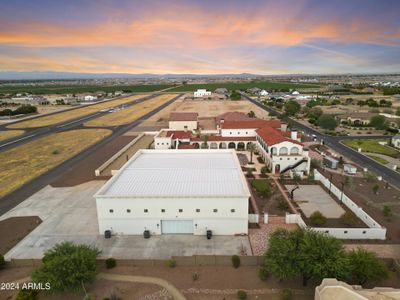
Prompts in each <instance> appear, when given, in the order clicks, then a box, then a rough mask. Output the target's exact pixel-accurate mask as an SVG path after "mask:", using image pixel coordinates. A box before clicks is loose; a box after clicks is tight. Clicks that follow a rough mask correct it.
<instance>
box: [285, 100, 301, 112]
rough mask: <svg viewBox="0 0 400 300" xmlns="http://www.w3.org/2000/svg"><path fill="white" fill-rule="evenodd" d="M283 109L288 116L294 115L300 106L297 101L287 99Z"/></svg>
mask: <svg viewBox="0 0 400 300" xmlns="http://www.w3.org/2000/svg"><path fill="white" fill-rule="evenodd" d="M284 109H285V112H286V114H287V115H288V116H294V115H295V114H297V113H298V112H299V111H300V109H301V106H300V104H299V103H298V102H296V101H294V100H289V101H288V102H286V103H285V105H284Z"/></svg>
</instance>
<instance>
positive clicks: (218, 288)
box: [0, 266, 400, 300]
mask: <svg viewBox="0 0 400 300" xmlns="http://www.w3.org/2000/svg"><path fill="white" fill-rule="evenodd" d="M31 271H32V269H30V268H13V269H6V270H4V271H3V272H0V281H3V282H10V281H13V280H16V279H19V278H23V277H26V276H28V275H29V274H30V273H31ZM101 272H106V273H114V274H121V275H140V276H154V277H158V278H163V279H165V280H167V281H169V282H170V283H172V284H173V285H174V286H175V287H177V288H178V289H179V290H180V291H181V293H183V294H184V295H185V297H187V299H188V300H206V299H207V300H208V299H218V300H221V299H226V300H228V299H232V300H233V299H237V297H236V291H237V290H238V289H243V290H246V292H247V294H248V296H249V297H248V299H249V300H253V299H265V300H267V299H268V300H270V299H272V300H275V299H276V300H278V299H281V295H280V292H281V290H282V289H283V288H290V289H292V292H293V294H294V298H293V299H296V300H297V299H300V300H311V299H314V288H315V286H316V285H318V284H319V282H316V281H314V282H310V284H309V286H308V287H306V288H304V287H302V285H301V280H300V279H293V280H285V281H282V282H280V281H278V280H276V279H274V278H272V277H270V278H268V280H267V281H265V282H263V281H261V280H260V279H259V278H258V267H243V266H242V267H240V268H239V269H234V268H232V267H231V266H225V267H224V266H220V267H210V266H197V267H184V266H178V267H176V268H174V269H170V268H167V267H164V266H159V267H124V266H117V267H116V268H114V269H112V270H111V271H106V270H101ZM195 272H197V273H198V275H199V279H198V280H197V281H193V279H192V276H193V273H195ZM379 286H390V287H395V288H396V287H397V288H399V287H400V281H399V280H398V277H396V275H395V274H394V273H391V274H390V278H389V279H387V280H385V281H383V282H381V283H379ZM87 289H88V292H89V293H91V294H92V295H95V296H96V299H102V298H103V297H106V296H108V297H109V296H110V292H111V291H113V290H114V291H115V292H116V293H117V294H118V295H119V296H120V297H121V298H122V299H148V300H151V299H169V298H167V297H165V296H166V295H167V294H166V293H165V291H163V289H162V288H161V287H159V286H156V285H152V284H138V283H122V282H115V281H112V282H111V281H107V280H103V279H99V280H96V282H95V283H94V284H92V285H89V286H88V287H87ZM12 294H13V293H12V292H7V293H4V294H3V295H4V296H3V295H1V296H2V298H1V299H7V296H9V295H12ZM163 296H164V297H163ZM82 297H83V295H82V294H78V295H77V294H63V295H60V294H55V295H52V296H47V295H42V294H41V295H40V299H47V300H50V299H51V300H53V299H54V300H55V299H73V300H75V299H76V300H78V299H82Z"/></svg>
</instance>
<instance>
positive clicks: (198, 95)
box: [193, 89, 211, 98]
mask: <svg viewBox="0 0 400 300" xmlns="http://www.w3.org/2000/svg"><path fill="white" fill-rule="evenodd" d="M193 96H194V97H195V98H201V97H206V96H211V92H210V91H207V90H206V89H198V90H197V91H196V92H194V93H193Z"/></svg>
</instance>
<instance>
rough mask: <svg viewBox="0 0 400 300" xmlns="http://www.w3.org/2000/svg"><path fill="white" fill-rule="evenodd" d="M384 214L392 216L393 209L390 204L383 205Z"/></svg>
mask: <svg viewBox="0 0 400 300" xmlns="http://www.w3.org/2000/svg"><path fill="white" fill-rule="evenodd" d="M382 212H383V215H384V216H385V217H390V215H391V214H392V210H391V208H390V207H389V206H387V205H385V206H384V207H383V211H382Z"/></svg>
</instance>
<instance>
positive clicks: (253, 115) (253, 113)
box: [247, 110, 256, 118]
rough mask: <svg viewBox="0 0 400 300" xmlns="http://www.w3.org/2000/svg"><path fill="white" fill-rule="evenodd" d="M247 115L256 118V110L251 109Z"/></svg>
mask: <svg viewBox="0 0 400 300" xmlns="http://www.w3.org/2000/svg"><path fill="white" fill-rule="evenodd" d="M247 116H248V117H249V118H255V117H256V113H255V112H254V111H252V110H251V111H249V112H248V113H247Z"/></svg>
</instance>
